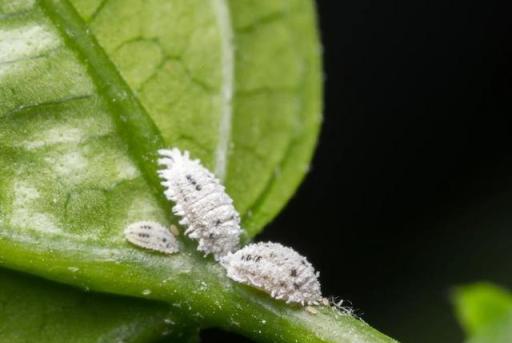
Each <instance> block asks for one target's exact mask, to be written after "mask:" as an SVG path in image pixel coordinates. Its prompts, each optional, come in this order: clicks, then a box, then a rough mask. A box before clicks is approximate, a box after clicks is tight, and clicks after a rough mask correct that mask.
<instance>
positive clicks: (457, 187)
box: [203, 0, 512, 343]
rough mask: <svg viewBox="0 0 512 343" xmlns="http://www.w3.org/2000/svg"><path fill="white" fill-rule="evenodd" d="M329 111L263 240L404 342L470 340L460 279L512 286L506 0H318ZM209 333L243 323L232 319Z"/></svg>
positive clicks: (207, 337) (219, 336) (511, 71)
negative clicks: (308, 166)
mask: <svg viewBox="0 0 512 343" xmlns="http://www.w3.org/2000/svg"><path fill="white" fill-rule="evenodd" d="M317 3H318V7H319V17H320V26H321V31H322V39H323V44H324V49H325V51H324V57H325V59H324V62H325V74H326V98H325V122H324V125H323V131H322V134H321V137H320V143H319V146H318V150H317V153H316V155H315V158H314V162H313V167H312V170H311V172H310V174H309V175H308V177H307V178H306V180H305V182H304V184H303V185H302V187H301V188H300V190H299V191H298V193H297V194H296V196H295V197H294V199H292V201H291V202H290V203H289V205H288V206H287V207H286V209H285V210H284V211H283V212H282V213H281V214H280V216H279V217H278V218H277V219H276V220H275V221H274V222H273V223H272V224H271V225H270V227H268V228H267V230H266V231H265V233H264V234H262V235H261V236H260V237H259V238H258V239H259V240H274V241H279V242H281V243H283V244H286V245H290V246H293V247H295V248H296V249H297V250H298V251H299V252H301V253H303V254H305V255H307V256H308V257H309V258H310V260H311V261H312V262H313V264H314V265H315V266H316V267H317V268H318V269H319V270H320V271H321V280H322V283H323V289H324V292H325V294H327V295H337V296H339V297H340V298H342V299H346V300H349V301H350V303H351V304H352V306H353V308H354V309H355V310H356V313H358V314H359V315H361V316H362V318H363V319H365V320H366V321H367V322H369V323H370V324H371V325H372V326H374V327H376V328H377V329H379V330H381V331H383V332H385V333H387V334H388V335H390V336H392V337H394V338H396V339H399V340H400V341H402V342H414V343H423V342H425V343H427V342H428V343H434V342H436V343H444V342H446V343H452V342H461V341H462V339H463V333H462V331H461V329H460V328H459V326H458V323H457V321H456V319H455V317H454V315H453V310H452V306H451V303H450V291H451V290H452V289H453V287H454V286H457V285H462V284H465V283H469V282H474V281H481V280H488V281H493V282H496V283H498V284H501V285H504V286H507V287H512V273H511V272H510V271H511V269H512V262H511V261H512V136H511V124H512V119H511V114H512V111H511V109H512V105H511V101H512V97H511V90H512V87H511V77H512V62H511V61H512V60H511V58H512V49H511V46H512V30H511V25H510V22H511V18H510V13H511V12H510V10H509V9H508V8H505V4H506V1H502V2H497V1H496V2H493V1H473V2H470V1H447V0H413V1H411V0H395V1H389V0H388V1H382V0H373V1H372V0H342V1H330V0H325V1H318V2H317ZM203 339H204V341H205V342H215V341H223V342H226V341H233V342H245V340H244V339H242V338H240V337H236V336H231V335H229V334H225V333H221V332H219V331H214V330H211V331H208V332H206V333H205V334H203Z"/></svg>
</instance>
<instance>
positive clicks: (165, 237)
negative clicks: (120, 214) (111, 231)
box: [124, 221, 179, 254]
mask: <svg viewBox="0 0 512 343" xmlns="http://www.w3.org/2000/svg"><path fill="white" fill-rule="evenodd" d="M124 236H125V237H126V239H127V240H128V242H130V243H132V244H134V245H137V246H139V247H142V248H145V249H149V250H154V251H159V252H162V253H164V254H174V253H176V252H178V251H179V247H178V242H177V241H176V238H175V237H174V235H173V234H172V233H171V232H170V231H169V230H168V229H167V228H165V227H164V226H162V225H160V224H159V223H155V222H150V221H141V222H136V223H132V224H130V225H128V226H127V227H126V229H125V230H124Z"/></svg>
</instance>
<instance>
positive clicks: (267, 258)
mask: <svg viewBox="0 0 512 343" xmlns="http://www.w3.org/2000/svg"><path fill="white" fill-rule="evenodd" d="M220 263H221V265H222V266H223V267H224V268H225V269H226V271H227V275H228V277H229V278H231V279H233V280H235V281H237V282H240V283H243V284H246V285H249V286H253V287H256V288H258V289H261V290H263V291H266V292H267V293H269V294H270V295H271V296H272V297H273V298H276V299H282V300H285V301H286V302H287V303H298V304H302V305H319V304H321V303H322V301H323V297H322V293H321V290H320V282H319V281H318V276H319V273H318V272H315V269H314V268H313V266H312V265H311V263H309V262H308V260H307V259H306V258H305V257H304V256H301V255H300V254H299V253H297V252H296V251H295V250H293V249H291V248H288V247H285V246H283V245H281V244H279V243H272V242H268V243H255V244H250V245H247V246H245V247H244V248H242V249H240V250H238V251H237V252H235V253H232V254H228V255H226V256H225V257H223V258H222V259H221V261H220Z"/></svg>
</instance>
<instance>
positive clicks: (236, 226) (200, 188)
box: [158, 148, 241, 260]
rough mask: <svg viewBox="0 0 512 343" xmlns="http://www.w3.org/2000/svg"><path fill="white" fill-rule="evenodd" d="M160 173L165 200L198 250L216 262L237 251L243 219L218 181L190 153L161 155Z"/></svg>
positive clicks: (161, 151)
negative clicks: (170, 203)
mask: <svg viewBox="0 0 512 343" xmlns="http://www.w3.org/2000/svg"><path fill="white" fill-rule="evenodd" d="M158 152H159V154H160V156H161V158H160V159H159V160H158V163H159V164H160V165H162V166H164V169H161V170H159V171H158V175H159V176H160V177H161V179H162V185H163V186H164V187H165V196H166V197H167V199H169V200H172V201H173V202H174V203H175V205H174V207H173V209H172V210H173V213H174V214H175V215H177V216H179V217H181V220H180V224H181V225H184V226H185V227H186V228H187V229H186V231H185V234H186V235H187V236H189V237H190V238H192V239H195V240H197V241H198V242H199V244H198V247H197V249H198V250H199V251H203V252H204V253H205V254H206V255H208V254H213V256H214V257H215V259H216V260H218V259H219V258H220V257H222V256H224V255H226V254H227V253H229V252H232V251H234V250H236V249H237V248H238V245H239V242H240V233H241V231H240V216H239V215H238V212H237V211H236V210H235V208H234V206H233V201H232V200H231V198H230V197H229V196H228V195H227V194H226V192H225V190H224V187H223V186H222V185H221V184H220V182H219V180H218V179H217V178H216V177H215V176H214V175H213V174H212V173H211V172H210V171H209V170H207V169H206V168H205V167H203V166H202V165H201V163H200V162H199V161H198V160H192V159H190V156H189V153H188V151H185V152H184V153H181V151H180V150H178V149H176V148H174V149H170V150H167V149H163V150H159V151H158Z"/></svg>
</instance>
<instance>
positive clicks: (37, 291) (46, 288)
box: [0, 270, 193, 343]
mask: <svg viewBox="0 0 512 343" xmlns="http://www.w3.org/2000/svg"><path fill="white" fill-rule="evenodd" d="M0 285H1V287H0V341H2V342H10V343H22V342H34V341H37V342H45V343H53V342H55V343H61V342H76V343H109V342H125V343H137V342H147V341H153V340H155V339H159V338H161V337H162V333H164V336H166V337H167V339H169V341H171V340H172V342H178V341H184V339H186V338H188V337H193V336H192V334H191V333H190V331H191V329H190V328H188V327H186V326H183V325H181V324H182V323H183V321H182V320H181V319H180V318H177V317H176V316H175V315H174V314H172V313H171V312H170V310H169V307H168V306H166V305H164V304H157V303H149V302H147V301H142V300H136V299H126V298H122V297H112V296H106V295H96V294H92V293H86V292H81V291H78V290H75V289H72V288H70V287H67V286H63V285H62V286H61V285H56V284H54V283H50V282H47V281H43V280H40V279H36V278H34V277H28V276H25V275H21V274H18V273H14V272H10V271H6V270H0Z"/></svg>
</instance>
